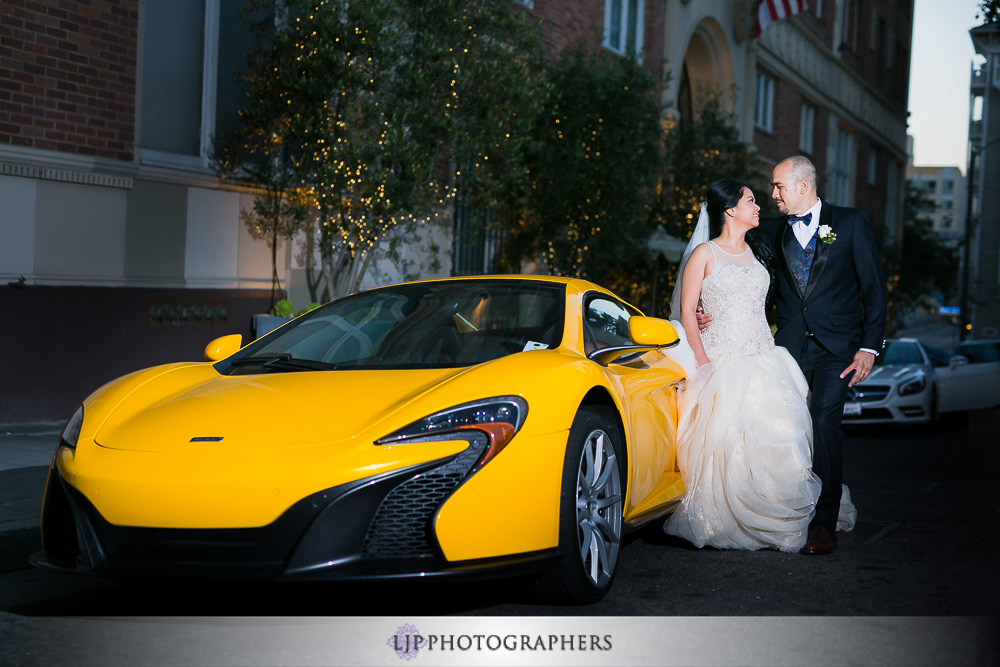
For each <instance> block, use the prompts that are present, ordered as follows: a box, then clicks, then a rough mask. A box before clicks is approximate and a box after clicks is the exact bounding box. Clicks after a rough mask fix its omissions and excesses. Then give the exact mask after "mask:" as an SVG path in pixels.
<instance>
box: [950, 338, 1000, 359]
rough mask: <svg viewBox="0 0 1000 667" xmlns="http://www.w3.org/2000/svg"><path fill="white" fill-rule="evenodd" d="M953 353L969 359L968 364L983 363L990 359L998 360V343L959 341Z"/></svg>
mask: <svg viewBox="0 0 1000 667" xmlns="http://www.w3.org/2000/svg"><path fill="white" fill-rule="evenodd" d="M955 354H956V355H961V356H963V357H965V358H966V359H968V360H969V363H970V364H983V363H987V362H990V361H1000V345H997V344H995V343H984V342H979V341H969V342H965V343H959V345H958V347H957V348H955Z"/></svg>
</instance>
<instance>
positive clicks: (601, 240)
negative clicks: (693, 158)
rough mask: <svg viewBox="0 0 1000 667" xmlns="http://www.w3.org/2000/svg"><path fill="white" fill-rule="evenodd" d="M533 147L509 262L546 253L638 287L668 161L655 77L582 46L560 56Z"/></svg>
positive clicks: (554, 266)
mask: <svg viewBox="0 0 1000 667" xmlns="http://www.w3.org/2000/svg"><path fill="white" fill-rule="evenodd" d="M549 76H550V78H551V81H552V89H553V92H552V95H551V97H549V98H548V100H547V101H546V103H545V106H544V112H543V114H542V115H541V117H540V123H539V125H538V128H537V130H536V134H535V136H536V143H535V146H534V151H533V153H532V155H531V160H530V168H531V177H532V178H531V191H530V193H529V195H528V197H527V200H526V202H525V204H526V205H525V209H524V215H523V216H522V219H521V220H520V221H519V224H518V225H517V226H516V227H515V228H514V229H512V230H511V234H510V237H509V238H510V241H509V244H508V247H507V249H506V250H507V253H508V257H509V260H508V263H509V264H512V265H516V263H517V261H518V260H519V259H520V258H521V257H530V256H534V257H538V256H541V257H542V259H543V261H544V263H545V266H546V267H547V269H548V271H549V272H550V273H553V274H556V275H565V276H578V277H586V278H588V279H590V280H593V281H595V282H597V283H599V284H603V285H606V286H608V287H610V288H612V289H615V290H617V291H618V292H619V293H621V294H623V296H629V295H630V293H631V292H632V291H633V290H632V286H633V284H634V283H636V282H637V281H641V280H643V279H644V278H645V272H646V271H647V270H648V267H649V263H650V261H651V258H650V256H649V251H648V249H647V247H646V243H647V240H648V239H649V237H650V235H651V233H652V231H653V230H652V227H651V219H650V211H651V208H652V205H653V203H654V201H655V196H656V186H657V182H658V180H659V174H660V171H661V169H662V164H663V161H662V147H661V141H660V137H661V134H660V108H659V105H658V104H657V102H656V98H655V95H654V90H655V83H656V80H655V77H654V75H653V74H651V73H650V72H649V71H648V70H647V69H645V68H644V67H642V66H641V65H640V64H638V63H637V62H635V61H634V60H631V59H628V58H620V57H618V56H615V55H613V54H611V53H609V52H607V51H604V50H600V51H587V50H576V51H572V52H568V53H566V54H564V56H563V59H562V60H561V61H560V62H559V63H557V64H555V65H552V66H551V70H550V74H549Z"/></svg>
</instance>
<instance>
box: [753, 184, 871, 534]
mask: <svg viewBox="0 0 1000 667" xmlns="http://www.w3.org/2000/svg"><path fill="white" fill-rule="evenodd" d="M787 220H788V219H787V217H783V218H781V219H780V220H777V221H775V222H771V223H766V224H764V225H761V227H760V229H759V233H760V234H762V235H763V236H764V237H765V238H766V239H767V241H768V242H769V244H770V246H771V249H772V251H773V252H774V257H775V261H776V264H777V266H776V267H775V273H776V276H777V285H776V286H775V305H776V306H777V311H778V330H777V333H775V336H774V342H775V343H776V344H778V345H781V346H782V347H784V348H785V349H787V350H788V352H789V353H790V354H791V355H792V357H794V358H795V361H796V362H798V364H799V367H800V368H801V369H802V372H803V374H804V375H805V376H806V380H807V381H808V382H809V389H810V394H811V396H810V400H809V414H810V415H811V416H812V421H813V471H814V472H815V473H816V475H817V476H819V478H820V480H821V481H822V483H823V488H822V491H821V493H820V497H819V502H818V503H817V505H816V516H815V518H814V520H813V522H814V523H815V524H818V525H820V526H823V527H824V528H828V529H830V530H835V529H836V525H837V516H838V514H839V510H840V500H841V484H842V479H843V456H842V450H843V441H844V432H843V430H842V429H841V425H840V422H841V418H842V417H843V411H844V400H845V398H846V395H847V384H848V381H849V380H850V379H851V377H850V376H848V377H846V378H841V377H840V374H841V373H843V372H844V370H845V369H846V368H847V367H848V366H849V365H850V364H851V361H852V360H853V358H854V354H855V353H856V352H857V351H858V349H859V348H866V349H870V350H875V351H880V350H881V349H882V347H883V344H884V336H885V321H886V302H887V300H888V299H887V294H886V285H885V277H884V274H883V271H882V262H881V259H880V257H879V253H878V246H877V245H876V243H875V235H874V234H873V233H872V229H871V225H870V223H869V222H868V218H867V216H865V214H864V213H862V212H861V211H858V210H856V209H853V208H843V207H840V206H831V205H830V204H827V203H826V202H823V204H822V205H821V206H820V220H819V224H820V225H821V226H822V225H828V226H829V227H830V229H831V230H832V231H833V233H834V234H836V240H835V241H834V242H833V243H830V244H826V243H823V242H821V241H818V240H817V242H816V248H815V255H813V259H812V266H811V269H810V270H809V278H808V282H806V283H805V289H804V290H801V289H800V288H799V286H798V283H797V281H796V279H795V275H794V273H793V270H794V266H795V265H796V262H797V260H796V258H795V257H794V256H793V255H792V253H798V251H799V250H800V249H801V246H799V245H798V240H797V239H795V233H794V232H793V231H792V229H791V227H789V225H788V222H787ZM796 246H798V247H796ZM799 264H800V265H801V262H800V263H799ZM862 306H863V308H864V310H863V311H862Z"/></svg>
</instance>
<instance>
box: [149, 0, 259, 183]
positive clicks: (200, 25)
mask: <svg viewBox="0 0 1000 667" xmlns="http://www.w3.org/2000/svg"><path fill="white" fill-rule="evenodd" d="M243 4H244V3H243V2H242V0H191V1H190V2H148V3H146V4H145V7H146V9H145V12H146V14H145V21H144V25H145V35H144V37H145V39H144V40H143V41H142V42H141V43H143V45H144V49H143V53H142V62H143V67H142V77H143V86H142V99H141V101H140V104H141V109H140V114H141V118H142V125H141V130H140V131H141V137H140V138H139V145H141V146H142V161H143V162H144V163H153V164H160V165H164V166H174V167H177V166H182V167H202V168H206V169H207V168H208V155H209V152H210V149H211V143H212V136H213V135H214V134H215V132H216V128H217V127H218V128H223V127H225V126H226V125H227V124H228V123H230V122H235V121H236V110H237V108H238V107H239V106H241V105H242V103H243V92H244V91H245V90H246V84H245V83H243V82H239V81H235V80H234V75H235V73H236V71H237V69H239V68H240V67H244V66H245V65H244V61H243V55H242V54H243V53H245V52H248V51H250V50H251V49H252V46H253V41H252V39H251V35H250V29H249V27H248V26H247V25H246V24H245V23H244V22H243V21H242V20H241V19H240V17H239V12H240V8H241V7H242V5H243Z"/></svg>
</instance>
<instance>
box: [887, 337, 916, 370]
mask: <svg viewBox="0 0 1000 667" xmlns="http://www.w3.org/2000/svg"><path fill="white" fill-rule="evenodd" d="M922 363H924V358H923V355H921V354H920V348H919V347H918V346H917V344H916V343H911V342H909V341H900V340H890V341H889V342H887V343H886V345H885V349H884V350H882V354H880V355H878V356H877V357H875V364H876V365H879V366H906V365H909V364H922Z"/></svg>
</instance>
